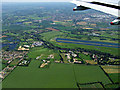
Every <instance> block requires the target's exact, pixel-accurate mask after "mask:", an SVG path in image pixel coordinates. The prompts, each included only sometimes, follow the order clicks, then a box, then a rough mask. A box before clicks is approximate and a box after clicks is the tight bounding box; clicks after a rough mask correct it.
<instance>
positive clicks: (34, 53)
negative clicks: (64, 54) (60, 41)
mask: <svg viewBox="0 0 120 90" xmlns="http://www.w3.org/2000/svg"><path fill="white" fill-rule="evenodd" d="M51 54H53V55H54V59H55V60H60V56H59V52H58V51H57V50H56V51H55V50H51V49H48V48H43V47H35V48H33V49H32V50H31V51H30V52H29V53H28V56H29V58H32V59H35V58H36V57H38V56H41V57H40V59H46V58H47V57H48V56H49V55H51Z"/></svg>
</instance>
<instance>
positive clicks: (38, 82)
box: [3, 60, 111, 88]
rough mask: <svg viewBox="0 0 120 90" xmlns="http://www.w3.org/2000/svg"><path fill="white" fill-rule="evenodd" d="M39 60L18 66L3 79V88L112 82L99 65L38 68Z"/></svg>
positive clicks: (54, 64)
mask: <svg viewBox="0 0 120 90" xmlns="http://www.w3.org/2000/svg"><path fill="white" fill-rule="evenodd" d="M39 65H40V61H39V60H32V61H31V63H30V64H29V66H28V67H22V66H21V67H20V66H18V67H17V68H16V69H15V70H14V71H13V72H12V73H11V74H9V75H8V76H7V77H6V78H5V79H4V80H3V88H53V87H54V88H60V87H61V88H77V85H76V82H78V83H89V82H98V81H99V82H102V83H103V84H108V83H111V82H110V80H109V79H108V77H107V76H106V75H105V74H104V72H103V71H102V70H101V69H100V68H99V67H98V66H87V65H73V64H57V63H52V64H51V65H50V67H49V68H44V69H41V68H38V67H39Z"/></svg>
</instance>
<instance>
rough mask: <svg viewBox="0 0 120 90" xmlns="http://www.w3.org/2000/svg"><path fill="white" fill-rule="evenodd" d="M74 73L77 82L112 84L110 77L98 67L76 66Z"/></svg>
mask: <svg viewBox="0 0 120 90" xmlns="http://www.w3.org/2000/svg"><path fill="white" fill-rule="evenodd" d="M74 71H75V75H76V79H77V82H79V83H91V82H102V83H103V84H107V83H111V81H110V80H109V79H108V77H107V76H106V75H105V74H104V72H103V71H102V70H101V69H100V67H98V66H86V65H74Z"/></svg>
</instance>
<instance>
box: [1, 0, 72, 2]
mask: <svg viewBox="0 0 120 90" xmlns="http://www.w3.org/2000/svg"><path fill="white" fill-rule="evenodd" d="M70 1H72V0H2V2H70Z"/></svg>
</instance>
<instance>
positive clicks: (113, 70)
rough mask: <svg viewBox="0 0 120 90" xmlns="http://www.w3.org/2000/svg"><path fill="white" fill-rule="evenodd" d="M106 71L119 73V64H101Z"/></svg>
mask: <svg viewBox="0 0 120 90" xmlns="http://www.w3.org/2000/svg"><path fill="white" fill-rule="evenodd" d="M102 68H103V69H104V71H105V72H106V73H120V72H119V71H120V66H102Z"/></svg>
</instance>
